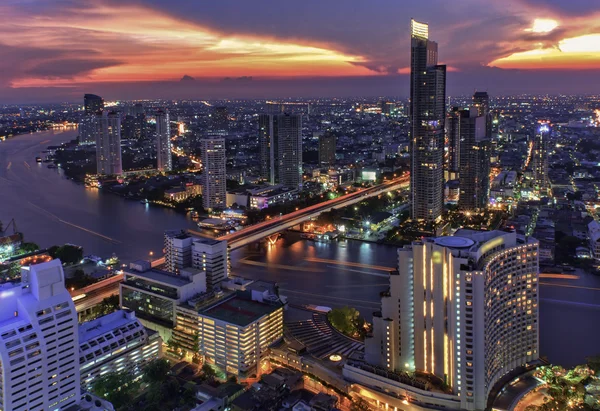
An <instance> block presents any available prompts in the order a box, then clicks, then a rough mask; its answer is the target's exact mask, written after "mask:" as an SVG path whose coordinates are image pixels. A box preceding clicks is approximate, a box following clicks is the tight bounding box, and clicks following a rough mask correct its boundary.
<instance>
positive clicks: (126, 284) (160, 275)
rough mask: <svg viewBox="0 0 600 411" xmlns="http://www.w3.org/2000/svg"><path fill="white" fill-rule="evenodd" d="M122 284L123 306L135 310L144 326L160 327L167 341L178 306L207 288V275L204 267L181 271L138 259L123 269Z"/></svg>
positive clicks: (121, 299) (164, 339)
mask: <svg viewBox="0 0 600 411" xmlns="http://www.w3.org/2000/svg"><path fill="white" fill-rule="evenodd" d="M123 274H124V278H123V282H122V283H121V284H120V293H119V294H120V306H121V308H124V309H129V310H131V311H134V312H135V314H136V316H137V317H138V318H139V319H140V320H141V322H142V324H144V326H145V327H148V328H150V329H151V330H155V331H158V332H159V333H160V336H161V338H162V339H163V341H168V340H169V338H170V336H171V335H170V334H171V329H172V327H173V326H174V325H175V307H176V306H177V305H178V304H181V303H183V302H185V301H187V300H189V299H190V298H192V297H193V296H195V295H199V294H202V293H205V292H206V276H205V273H204V272H203V271H201V270H198V269H194V268H191V267H189V268H183V269H181V270H180V271H179V274H174V273H170V272H168V271H163V270H158V269H155V268H150V264H149V263H148V262H147V261H136V262H133V263H131V264H130V265H129V269H126V270H124V273H123Z"/></svg>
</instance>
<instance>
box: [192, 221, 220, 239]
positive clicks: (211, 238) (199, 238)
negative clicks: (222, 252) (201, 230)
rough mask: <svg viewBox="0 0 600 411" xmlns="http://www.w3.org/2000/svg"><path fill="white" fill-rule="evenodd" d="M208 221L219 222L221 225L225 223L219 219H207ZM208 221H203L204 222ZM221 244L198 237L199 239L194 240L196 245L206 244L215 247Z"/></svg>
mask: <svg viewBox="0 0 600 411" xmlns="http://www.w3.org/2000/svg"><path fill="white" fill-rule="evenodd" d="M206 220H218V222H219V223H221V224H222V223H224V222H225V221H223V220H219V219H215V218H207V219H206ZM206 220H203V222H204V221H206ZM220 242H221V241H219V240H215V239H214V238H204V237H198V238H195V239H194V243H200V244H206V245H215V244H219V243H220Z"/></svg>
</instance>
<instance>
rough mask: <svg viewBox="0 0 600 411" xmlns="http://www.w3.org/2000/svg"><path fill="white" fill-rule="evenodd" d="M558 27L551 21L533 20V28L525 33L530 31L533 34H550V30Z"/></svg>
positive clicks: (554, 21)
mask: <svg viewBox="0 0 600 411" xmlns="http://www.w3.org/2000/svg"><path fill="white" fill-rule="evenodd" d="M557 27H558V22H557V21H556V20H552V19H535V20H534V21H533V26H531V27H530V28H528V29H525V31H531V32H533V33H550V32H551V31H552V30H554V29H555V28H557Z"/></svg>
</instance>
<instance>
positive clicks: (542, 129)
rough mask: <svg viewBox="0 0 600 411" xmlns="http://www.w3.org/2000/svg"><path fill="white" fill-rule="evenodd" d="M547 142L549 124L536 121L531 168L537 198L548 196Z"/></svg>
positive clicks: (548, 138) (543, 121)
mask: <svg viewBox="0 0 600 411" xmlns="http://www.w3.org/2000/svg"><path fill="white" fill-rule="evenodd" d="M549 140H550V123H549V122H548V121H545V120H540V121H538V124H537V129H536V130H535V137H534V140H533V150H532V154H531V157H532V158H531V167H532V170H533V191H534V192H535V193H536V194H537V195H538V196H539V197H542V196H545V195H548V191H549V189H550V181H549V179H548V154H549V153H548V146H549Z"/></svg>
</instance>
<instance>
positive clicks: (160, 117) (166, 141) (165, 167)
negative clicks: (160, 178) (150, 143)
mask: <svg viewBox="0 0 600 411" xmlns="http://www.w3.org/2000/svg"><path fill="white" fill-rule="evenodd" d="M156 168H157V169H158V170H159V171H171V170H172V169H173V159H172V154H171V126H170V122H169V113H168V112H167V111H164V110H158V111H157V112H156Z"/></svg>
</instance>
